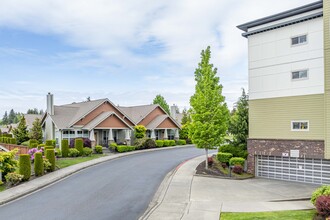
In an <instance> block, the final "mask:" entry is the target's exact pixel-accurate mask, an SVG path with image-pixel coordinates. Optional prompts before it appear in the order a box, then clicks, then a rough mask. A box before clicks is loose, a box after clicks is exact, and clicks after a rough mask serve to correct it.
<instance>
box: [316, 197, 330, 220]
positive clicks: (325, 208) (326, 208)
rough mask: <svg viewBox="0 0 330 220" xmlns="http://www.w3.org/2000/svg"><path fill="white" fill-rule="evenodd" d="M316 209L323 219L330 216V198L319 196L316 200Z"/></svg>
mask: <svg viewBox="0 0 330 220" xmlns="http://www.w3.org/2000/svg"><path fill="white" fill-rule="evenodd" d="M315 207H316V210H317V212H318V213H319V214H320V215H322V216H323V217H329V216H330V196H319V197H318V198H317V199H316V203H315Z"/></svg>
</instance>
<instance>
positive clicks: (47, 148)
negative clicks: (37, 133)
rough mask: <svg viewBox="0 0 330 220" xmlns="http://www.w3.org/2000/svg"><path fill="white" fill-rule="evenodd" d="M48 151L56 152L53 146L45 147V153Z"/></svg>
mask: <svg viewBox="0 0 330 220" xmlns="http://www.w3.org/2000/svg"><path fill="white" fill-rule="evenodd" d="M46 150H54V147H53V146H45V147H44V151H46Z"/></svg>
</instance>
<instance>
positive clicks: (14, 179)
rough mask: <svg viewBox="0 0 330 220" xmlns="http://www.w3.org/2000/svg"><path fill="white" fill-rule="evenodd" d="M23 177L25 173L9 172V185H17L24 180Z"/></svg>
mask: <svg viewBox="0 0 330 220" xmlns="http://www.w3.org/2000/svg"><path fill="white" fill-rule="evenodd" d="M23 177H24V176H23V175H21V174H18V173H7V174H6V176H5V179H6V182H7V183H9V185H13V186H15V185H17V184H18V183H20V182H21V181H22V180H23Z"/></svg>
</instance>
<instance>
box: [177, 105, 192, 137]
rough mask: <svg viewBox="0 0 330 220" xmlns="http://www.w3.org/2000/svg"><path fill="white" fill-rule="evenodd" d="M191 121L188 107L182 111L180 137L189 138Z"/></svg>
mask: <svg viewBox="0 0 330 220" xmlns="http://www.w3.org/2000/svg"><path fill="white" fill-rule="evenodd" d="M190 122H191V119H190V116H189V114H188V111H187V109H183V111H182V119H181V129H180V131H179V136H180V139H185V140H188V139H189V123H190Z"/></svg>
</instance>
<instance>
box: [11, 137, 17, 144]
mask: <svg viewBox="0 0 330 220" xmlns="http://www.w3.org/2000/svg"><path fill="white" fill-rule="evenodd" d="M9 142H10V144H17V140H16V138H9Z"/></svg>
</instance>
